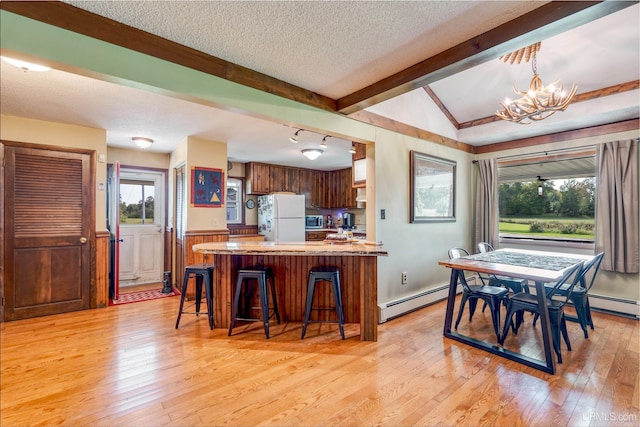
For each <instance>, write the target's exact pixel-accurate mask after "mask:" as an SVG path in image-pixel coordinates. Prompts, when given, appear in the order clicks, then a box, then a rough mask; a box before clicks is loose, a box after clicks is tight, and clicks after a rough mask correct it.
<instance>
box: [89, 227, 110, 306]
mask: <svg viewBox="0 0 640 427" xmlns="http://www.w3.org/2000/svg"><path fill="white" fill-rule="evenodd" d="M109 239H110V235H109V232H108V231H99V232H96V250H95V251H94V253H95V262H94V263H93V264H94V268H93V271H95V281H94V282H93V283H95V285H93V284H92V285H93V286H92V287H91V291H92V292H91V308H103V307H107V306H108V305H109V256H110V253H109V252H110V251H109Z"/></svg>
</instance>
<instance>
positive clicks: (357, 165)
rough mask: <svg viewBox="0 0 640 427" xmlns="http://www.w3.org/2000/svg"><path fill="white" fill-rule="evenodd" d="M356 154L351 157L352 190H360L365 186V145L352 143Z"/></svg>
mask: <svg viewBox="0 0 640 427" xmlns="http://www.w3.org/2000/svg"><path fill="white" fill-rule="evenodd" d="M353 145H354V146H355V147H356V152H355V153H354V154H352V155H351V161H352V165H353V167H352V168H351V171H352V172H351V174H352V177H351V179H352V181H351V184H352V186H353V187H354V188H362V187H366V186H367V145H366V144H361V143H359V142H354V143H353Z"/></svg>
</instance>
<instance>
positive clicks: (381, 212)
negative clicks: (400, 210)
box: [380, 209, 387, 219]
mask: <svg viewBox="0 0 640 427" xmlns="http://www.w3.org/2000/svg"><path fill="white" fill-rule="evenodd" d="M386 217H387V212H386V211H385V210H384V209H380V219H385V218H386Z"/></svg>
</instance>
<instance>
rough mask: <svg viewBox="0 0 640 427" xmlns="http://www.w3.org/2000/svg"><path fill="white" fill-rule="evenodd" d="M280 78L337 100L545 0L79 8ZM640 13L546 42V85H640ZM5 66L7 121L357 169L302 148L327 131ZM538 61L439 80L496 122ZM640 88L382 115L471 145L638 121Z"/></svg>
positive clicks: (425, 106) (398, 105) (448, 102)
mask: <svg viewBox="0 0 640 427" xmlns="http://www.w3.org/2000/svg"><path fill="white" fill-rule="evenodd" d="M68 3H70V4H72V5H74V6H76V7H80V8H82V9H85V10H87V11H90V12H93V13H96V14H98V15H101V16H104V17H107V18H110V19H113V20H114V21H117V22H120V23H123V24H126V25H130V26H132V27H135V28H138V29H141V30H144V31H147V32H149V33H152V34H156V35H158V36H160V37H163V38H167V39H169V40H172V41H174V42H177V43H180V44H183V45H185V46H188V47H192V48H194V49H197V50H200V51H202V52H205V53H207V54H210V55H213V56H215V57H218V58H221V59H223V60H225V61H229V62H231V63H234V64H237V65H241V66H244V67H247V68H249V69H251V70H255V71H258V72H260V73H263V74H265V75H268V76H271V77H274V78H276V79H279V80H281V81H283V82H287V83H289V84H293V85H296V86H299V87H301V88H304V89H306V90H310V91H312V92H316V93H319V94H322V95H325V96H327V97H330V98H333V99H336V98H340V97H343V96H345V95H348V94H350V93H353V92H354V91H356V90H359V89H362V88H364V87H366V86H368V85H370V84H373V83H375V82H378V81H380V80H381V79H384V78H386V77H388V76H390V75H393V74H394V73H397V72H399V71H402V70H405V69H406V68H407V67H409V66H411V65H414V64H416V63H418V62H420V61H422V60H425V59H427V58H430V57H432V56H433V55H435V54H436V53H439V52H442V51H444V50H446V49H448V48H451V47H452V46H454V45H456V44H458V43H461V42H463V41H465V40H468V39H471V38H472V37H473V36H476V35H479V34H482V33H484V32H485V31H488V30H491V29H492V28H495V27H496V26H498V25H500V24H502V23H505V22H508V21H510V20H512V19H514V18H515V17H517V16H520V15H522V14H525V13H527V12H529V11H531V10H533V9H535V8H538V7H540V6H541V5H544V4H545V3H547V2H523V1H513V2H509V1H475V2H474V1H466V2H460V1H441V2H437V1H389V2H387V1H250V2H243V1H205V2H195V1H160V2H154V1H115V2H110V1H94V2H76V1H71V2H68ZM639 10H640V6H639V5H638V4H637V3H636V4H634V5H633V6H631V7H628V8H626V9H624V10H622V11H620V12H616V13H613V14H611V15H609V16H605V17H604V18H600V19H598V20H596V21H594V22H591V23H588V24H586V25H583V26H580V27H577V28H576V29H573V30H571V31H567V32H565V33H562V34H558V35H556V36H554V37H552V38H550V39H548V40H543V44H542V50H541V52H540V55H539V58H538V71H539V73H540V75H541V77H542V78H543V80H544V82H545V83H547V82H551V81H553V80H556V79H562V80H561V83H563V84H565V85H567V86H569V85H570V84H571V83H575V84H577V85H578V86H579V87H580V89H579V91H578V93H579V94H581V93H585V92H588V91H594V90H596V91H597V90H601V89H603V88H606V87H610V86H613V85H619V84H623V83H627V82H632V81H636V80H637V79H638V78H639V75H640V30H639V28H640V12H639ZM1 67H2V68H1V69H0V85H1V87H2V90H1V97H0V100H1V105H0V107H1V109H2V113H3V114H9V115H16V116H22V117H30V118H35V119H41V120H51V121H59V122H63V123H72V124H78V125H83V126H91V127H98V128H103V129H106V130H107V143H108V145H110V146H114V147H128V148H131V147H132V144H131V136H134V135H144V136H149V137H152V138H153V139H155V140H156V143H155V144H154V145H153V147H152V148H151V149H150V150H151V151H160V152H170V151H172V150H173V149H174V147H175V146H176V145H177V144H178V143H179V142H180V141H182V140H184V138H185V137H187V136H197V137H201V138H207V139H213V140H218V141H224V142H226V143H227V144H228V152H229V157H230V158H231V159H232V160H236V161H251V160H254V161H265V162H272V163H280V164H285V165H291V166H301V167H314V168H318V169H337V168H340V167H346V166H349V165H350V155H348V153H346V150H347V148H348V147H349V145H350V142H349V141H346V140H343V139H340V138H330V139H329V148H328V149H327V150H326V151H325V154H324V155H323V156H322V157H320V158H319V159H318V160H316V161H315V162H313V163H309V161H308V160H306V159H304V158H303V157H302V156H301V155H300V153H299V150H300V149H302V148H307V147H306V146H305V144H306V145H308V146H312V145H317V143H318V142H319V141H320V140H321V139H322V136H323V134H322V133H318V134H313V133H311V132H305V133H303V134H302V135H303V138H301V143H300V144H298V145H297V146H295V145H293V144H290V143H288V137H289V136H290V135H291V134H292V133H293V132H294V131H295V123H293V124H290V126H292V127H286V126H283V125H282V124H278V123H273V122H269V121H266V120H262V119H258V118H253V117H248V116H243V115H240V114H237V113H235V112H229V111H223V110H220V109H216V108H213V107H210V106H206V105H203V104H202V103H193V102H188V101H185V100H183V99H177V98H170V97H167V96H163V95H160V94H158V93H152V92H148V91H145V90H142V89H140V88H136V87H131V86H123V85H118V84H115V83H111V82H107V81H100V80H95V79H94V78H89V77H86V76H87V75H90V74H89V73H86V74H84V75H85V76H79V75H76V74H71V73H69V72H64V71H60V70H54V71H51V72H48V73H37V74H36V73H23V72H21V71H19V70H17V69H15V68H13V67H10V66H8V65H7V64H5V63H4V62H3V63H2V65H1ZM530 78H531V65H530V64H521V65H509V64H504V63H502V62H501V61H499V60H497V59H495V60H491V61H489V62H485V63H483V64H478V65H477V66H475V67H473V68H471V69H469V70H466V71H463V72H460V73H457V74H453V75H450V76H446V77H444V78H442V79H440V80H438V81H434V82H433V83H431V84H430V87H431V89H432V90H433V92H434V93H435V94H436V95H437V97H438V98H440V100H441V101H442V104H444V106H445V107H446V108H447V110H448V111H449V112H450V113H451V115H452V117H453V119H454V120H455V121H457V122H458V123H462V122H465V121H469V120H477V119H481V118H483V117H487V116H491V115H492V114H493V112H494V111H495V109H496V108H498V105H499V102H500V101H501V100H502V98H504V96H506V95H509V94H511V93H512V91H513V89H512V85H515V86H517V87H518V88H519V89H524V88H526V87H527V86H528V84H529V81H530ZM639 104H640V96H639V93H638V90H637V89H636V90H633V91H629V92H625V93H621V94H615V95H612V96H601V97H599V98H597V99H593V100H590V101H586V102H580V103H574V104H572V105H571V106H570V107H569V109H568V110H567V111H565V112H563V113H558V114H556V115H554V116H553V117H551V118H549V119H546V120H545V121H543V122H541V123H537V124H535V125H529V126H522V125H515V124H513V123H507V122H494V123H489V124H486V125H482V126H473V127H470V128H467V129H460V130H458V129H456V127H455V125H454V124H452V123H450V122H449V121H448V119H447V118H446V117H445V116H444V115H443V113H442V112H440V110H439V109H438V107H437V106H436V104H435V103H434V102H433V101H432V100H431V98H429V96H428V95H427V94H426V92H425V91H424V90H423V89H422V88H418V89H416V90H414V91H412V92H408V93H405V94H404V95H401V96H398V97H396V98H393V99H390V100H388V101H385V102H381V103H379V104H377V105H373V106H372V107H370V108H369V110H370V111H371V112H374V113H377V114H381V115H383V116H385V117H388V118H391V119H393V120H396V121H398V122H400V123H405V124H408V125H411V126H414V127H417V128H419V129H424V130H427V131H430V132H434V133H437V134H439V135H443V136H445V137H448V138H452V139H456V140H459V141H462V142H465V143H467V144H470V145H476V146H480V145H485V144H490V143H494V142H501V141H508V140H514V139H519V138H526V137H530V136H537V135H544V134H547V133H552V132H561V131H564V130H568V129H579V128H582V127H585V126H590V125H594V124H602V123H610V122H616V121H620V120H625V119H629V118H637V117H638V116H639V113H638V111H639V107H638V105H639Z"/></svg>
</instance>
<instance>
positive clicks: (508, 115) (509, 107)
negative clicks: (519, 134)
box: [495, 51, 578, 124]
mask: <svg viewBox="0 0 640 427" xmlns="http://www.w3.org/2000/svg"><path fill="white" fill-rule="evenodd" d="M532 69H533V78H532V79H531V84H529V90H527V91H526V92H522V91H519V90H518V89H516V87H515V86H514V87H513V91H514V92H515V93H516V94H518V95H520V99H516V100H515V101H511V100H510V99H509V98H507V99H505V100H504V102H503V103H501V105H502V110H498V111H496V113H495V114H496V116H498V117H499V118H501V119H503V120H507V121H511V122H514V123H520V124H530V123H533V122H534V121H539V120H543V119H545V118H547V117H549V116H550V115H552V114H553V113H555V112H556V111H564V110H566V109H567V107H568V106H569V104H570V103H571V101H572V100H573V97H574V96H575V94H576V92H577V91H578V87H577V86H576V85H572V86H571V90H570V91H569V92H568V93H566V92H565V91H564V88H563V87H562V86H560V87H559V88H558V87H557V86H556V84H557V83H558V81H555V82H553V83H551V84H550V85H549V86H546V87H545V85H544V84H543V83H542V79H541V78H540V76H539V75H538V72H537V69H536V52H535V51H534V52H533V62H532Z"/></svg>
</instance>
